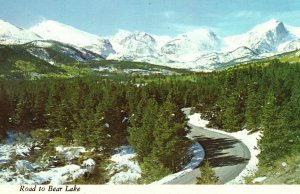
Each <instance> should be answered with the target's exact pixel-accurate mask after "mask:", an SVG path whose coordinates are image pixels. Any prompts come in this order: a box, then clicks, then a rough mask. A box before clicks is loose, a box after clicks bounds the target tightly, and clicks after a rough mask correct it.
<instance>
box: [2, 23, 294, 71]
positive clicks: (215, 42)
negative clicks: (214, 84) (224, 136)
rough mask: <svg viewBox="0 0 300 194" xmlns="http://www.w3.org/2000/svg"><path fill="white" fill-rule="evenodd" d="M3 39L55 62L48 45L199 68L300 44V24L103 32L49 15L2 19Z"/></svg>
mask: <svg viewBox="0 0 300 194" xmlns="http://www.w3.org/2000/svg"><path fill="white" fill-rule="evenodd" d="M0 44H3V45H20V44H27V47H26V48H27V51H28V52H29V53H30V54H32V55H33V56H35V57H38V58H40V59H42V60H44V61H47V62H49V63H55V60H54V59H53V57H52V55H51V53H49V49H47V48H49V47H53V46H54V44H55V48H56V50H58V51H59V53H62V54H64V55H68V56H69V57H70V58H72V59H74V60H75V61H92V60H103V59H113V60H125V61H137V62H148V63H153V64H158V65H164V66H169V67H176V68H186V69H192V70H196V71H212V70H214V69H217V68H220V67H222V66H227V65H232V64H235V63H239V62H245V61H249V60H252V59H259V58H264V57H267V56H272V55H275V54H280V53H285V52H289V51H293V50H296V49H299V48H300V27H294V26H289V25H285V24H284V23H282V22H280V21H277V20H270V21H268V22H266V23H263V24H260V25H257V26H255V27H254V28H252V29H251V30H250V31H248V32H246V33H244V34H240V35H235V36H230V37H225V38H221V37H219V36H218V35H217V34H216V33H214V32H213V31H211V30H208V29H202V28H200V29H197V30H194V31H190V32H186V33H183V34H179V35H178V36H175V37H169V36H157V35H153V34H149V33H146V32H128V31H124V30H121V31H119V32H118V33H117V34H116V35H114V36H111V37H100V36H97V35H94V34H90V33H88V32H84V31H81V30H79V29H76V28H74V27H72V26H69V25H65V24H62V23H59V22H56V21H51V20H48V21H44V22H41V23H39V24H37V25H35V26H33V27H31V28H30V29H22V28H18V27H16V26H14V25H12V24H10V23H8V22H5V21H3V20H0Z"/></svg>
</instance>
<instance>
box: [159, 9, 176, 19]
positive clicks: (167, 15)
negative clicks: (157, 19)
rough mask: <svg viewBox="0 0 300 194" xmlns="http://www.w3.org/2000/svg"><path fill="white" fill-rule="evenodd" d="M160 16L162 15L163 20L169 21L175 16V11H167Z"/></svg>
mask: <svg viewBox="0 0 300 194" xmlns="http://www.w3.org/2000/svg"><path fill="white" fill-rule="evenodd" d="M162 15H163V16H164V17H165V18H167V19H169V18H172V17H174V16H175V15H176V12H175V11H172V10H168V11H165V12H163V13H162Z"/></svg>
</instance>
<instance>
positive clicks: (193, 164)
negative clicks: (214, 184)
mask: <svg viewBox="0 0 300 194" xmlns="http://www.w3.org/2000/svg"><path fill="white" fill-rule="evenodd" d="M189 152H190V153H191V154H192V155H193V157H192V159H191V161H190V163H189V164H187V165H186V166H185V167H184V168H183V170H182V171H179V172H177V173H175V174H170V175H168V176H166V177H164V178H162V179H160V180H159V181H155V182H153V183H151V184H167V183H169V182H170V181H172V180H175V179H177V178H179V177H182V176H184V175H186V174H187V173H189V172H191V171H192V170H194V169H195V168H197V167H198V166H199V165H200V163H201V162H202V161H203V159H204V149H203V147H202V146H201V145H200V144H199V143H198V142H195V143H193V145H192V146H191V147H190V149H189Z"/></svg>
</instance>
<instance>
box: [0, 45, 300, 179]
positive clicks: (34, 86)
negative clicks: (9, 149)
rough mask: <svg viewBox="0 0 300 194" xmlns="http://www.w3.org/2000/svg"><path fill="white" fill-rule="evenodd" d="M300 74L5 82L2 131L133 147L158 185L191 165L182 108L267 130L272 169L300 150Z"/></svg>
mask: <svg viewBox="0 0 300 194" xmlns="http://www.w3.org/2000/svg"><path fill="white" fill-rule="evenodd" d="M6 49H7V48H6ZM9 52H11V51H9ZM3 60H4V59H3ZM105 63H107V61H106V62H105V61H103V62H99V63H98V62H97V63H95V64H94V65H95V66H97V65H99V64H102V65H105ZM120 64H125V65H127V66H130V65H131V64H130V63H127V62H122V63H120ZM73 65H75V64H73ZM77 65H80V64H77ZM86 65H87V66H89V65H93V64H92V63H88V64H86ZM118 65H119V64H118ZM135 65H142V64H135ZM28 68H29V67H28ZM1 73H2V72H1ZM299 75H300V64H298V63H295V64H289V63H282V62H280V61H278V60H272V61H268V62H267V64H265V63H255V64H249V65H247V66H239V67H236V68H230V69H228V70H224V71H221V72H213V73H194V74H189V75H185V76H162V75H153V76H145V77H140V76H137V77H131V78H124V79H121V78H120V80H118V79H115V80H112V79H101V78H94V77H84V78H80V79H79V78H71V79H41V80H39V81H28V80H22V81H21V80H19V81H16V80H0V108H1V111H0V130H1V131H0V132H1V133H0V134H1V135H2V136H4V135H5V130H7V129H16V130H22V131H32V130H35V129H39V128H42V129H51V130H53V133H54V134H55V137H61V138H62V139H61V140H64V141H63V143H65V144H77V145H83V146H86V147H90V148H97V149H99V150H105V151H107V152H109V151H110V150H112V149H114V148H116V147H118V146H120V145H124V144H127V143H130V144H131V145H132V146H133V148H134V149H135V150H136V152H137V153H138V156H139V160H140V161H141V164H142V166H143V169H144V170H145V171H146V172H151V173H152V174H151V173H150V174H151V176H150V175H149V177H148V178H147V177H145V179H147V180H154V179H155V178H154V177H158V176H159V171H161V172H162V173H168V172H176V171H178V170H179V169H180V168H181V167H182V166H183V165H184V163H183V161H182V158H183V155H184V154H185V152H186V150H187V148H188V147H189V140H187V139H186V138H185V135H186V133H187V132H186V131H185V130H184V128H185V118H184V115H183V114H182V112H181V110H180V109H181V108H183V107H188V106H195V107H196V111H199V110H200V111H201V112H202V113H203V116H204V117H205V118H207V119H209V120H210V124H209V125H210V126H214V127H218V128H222V129H226V130H228V131H238V130H240V129H242V128H243V127H245V128H247V129H250V130H253V131H256V130H261V131H262V133H263V137H262V139H261V141H260V142H259V147H260V149H261V154H260V156H259V157H260V165H264V166H268V165H269V166H270V165H272V164H273V163H274V160H277V158H282V157H285V156H286V155H290V154H295V153H298V152H299V143H300V140H299V139H300V138H299V136H300V131H299V129H300V121H299V118H300V111H299V110H300V109H299V106H300V89H299V88H300V84H299V83H300V80H299ZM137 84H139V85H137ZM35 135H37V136H39V135H40V134H35ZM55 137H53V138H55ZM156 170H157V171H156Z"/></svg>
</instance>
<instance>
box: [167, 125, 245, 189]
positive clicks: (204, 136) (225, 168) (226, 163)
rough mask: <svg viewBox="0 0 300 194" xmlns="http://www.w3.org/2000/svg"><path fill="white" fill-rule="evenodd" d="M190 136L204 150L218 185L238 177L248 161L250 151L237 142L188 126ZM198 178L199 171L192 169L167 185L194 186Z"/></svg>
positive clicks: (225, 136)
mask: <svg viewBox="0 0 300 194" xmlns="http://www.w3.org/2000/svg"><path fill="white" fill-rule="evenodd" d="M189 126H190V127H191V133H190V136H192V137H194V138H195V139H196V140H197V141H198V142H199V143H200V144H201V145H202V146H203V148H204V151H205V160H208V161H209V162H210V164H211V166H212V167H213V169H214V171H215V172H216V175H217V176H218V177H219V184H224V183H226V182H228V181H230V180H232V179H234V178H235V177H236V176H238V175H239V174H240V173H241V172H242V171H243V169H244V168H245V167H246V165H247V163H248V161H249V159H250V151H249V150H248V148H247V146H246V145H245V144H243V143H242V142H240V141H239V140H237V139H235V138H233V137H231V136H228V135H223V134H220V133H217V132H212V131H209V130H206V129H203V128H199V127H196V126H193V125H191V124H189ZM198 176H200V171H199V169H198V168H197V169H194V170H193V171H192V172H190V173H188V174H186V175H185V176H182V177H179V178H177V179H175V180H173V181H171V182H170V183H168V184H196V177H198Z"/></svg>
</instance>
